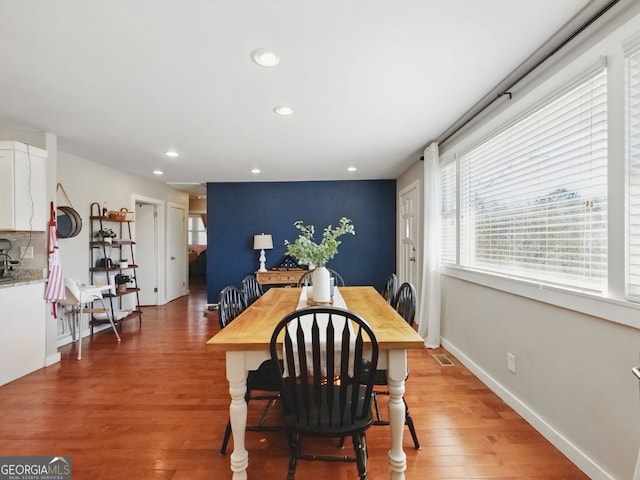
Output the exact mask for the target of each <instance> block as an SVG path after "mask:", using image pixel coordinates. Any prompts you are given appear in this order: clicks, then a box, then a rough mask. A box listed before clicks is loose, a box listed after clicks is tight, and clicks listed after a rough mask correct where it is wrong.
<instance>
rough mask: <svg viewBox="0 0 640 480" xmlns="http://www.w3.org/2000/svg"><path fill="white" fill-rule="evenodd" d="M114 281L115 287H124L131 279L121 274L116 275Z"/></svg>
mask: <svg viewBox="0 0 640 480" xmlns="http://www.w3.org/2000/svg"><path fill="white" fill-rule="evenodd" d="M114 281H115V282H116V285H124V284H125V283H129V282H130V281H131V277H130V276H129V275H124V274H123V273H118V274H117V275H116V276H115V277H114Z"/></svg>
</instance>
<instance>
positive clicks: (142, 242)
mask: <svg viewBox="0 0 640 480" xmlns="http://www.w3.org/2000/svg"><path fill="white" fill-rule="evenodd" d="M135 205H136V210H135V219H136V221H135V227H136V264H137V265H138V269H137V270H136V276H137V277H138V288H140V293H139V298H140V305H158V278H159V275H158V231H159V229H158V205H155V204H152V203H143V202H140V201H136V204H135Z"/></svg>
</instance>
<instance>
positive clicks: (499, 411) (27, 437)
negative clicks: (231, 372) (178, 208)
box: [0, 287, 587, 480]
mask: <svg viewBox="0 0 640 480" xmlns="http://www.w3.org/2000/svg"><path fill="white" fill-rule="evenodd" d="M194 290H195V292H194V293H192V294H191V295H190V296H189V297H185V298H181V299H178V300H176V301H174V302H172V303H170V304H168V305H166V306H162V307H147V308H144V309H143V312H144V313H143V320H142V325H141V326H139V325H138V322H137V320H135V319H134V320H131V321H129V322H128V323H126V324H125V325H124V326H123V329H122V343H120V344H118V343H117V342H116V341H115V337H114V336H113V333H110V332H109V331H104V332H101V333H98V334H96V335H94V336H93V337H92V338H89V339H85V340H84V345H83V358H82V360H81V361H77V360H76V348H77V347H76V345H69V346H66V347H63V348H62V349H61V353H62V361H61V362H60V363H58V364H56V365H53V366H51V367H48V368H45V369H42V370H39V371H37V372H35V373H33V374H31V375H28V376H26V377H23V378H21V379H18V380H16V381H14V382H12V383H10V384H8V385H5V386H2V387H0V411H2V421H0V455H43V456H49V455H50V456H55V455H57V456H71V459H72V469H73V479H74V480H123V479H158V480H160V479H162V480H199V479H207V480H210V479H213V478H216V479H217V478H231V471H230V469H229V456H228V455H227V456H225V457H221V456H220V455H218V449H219V447H220V442H221V439H222V435H223V432H224V427H225V424H226V422H227V417H228V402H229V396H228V391H227V389H228V386H227V383H226V379H225V362H224V355H223V354H220V353H213V352H210V351H207V350H206V349H205V341H206V340H208V339H209V338H210V337H211V336H213V335H214V334H215V333H216V332H217V331H218V329H219V327H218V320H217V317H216V316H215V314H214V315H209V316H205V315H203V307H204V305H205V302H206V300H205V295H204V290H203V289H202V288H199V289H198V288H197V287H196V288H194ZM434 353H447V352H445V351H444V350H443V349H439V350H437V351H433V350H426V349H425V350H422V351H410V354H409V356H410V360H409V365H410V367H411V374H410V377H409V380H408V381H407V390H406V395H405V398H406V400H407V402H408V404H409V406H410V409H411V413H412V416H413V418H414V421H415V424H416V428H417V431H418V436H419V439H420V442H421V444H422V449H421V450H420V451H416V450H414V449H413V444H412V442H411V437H410V435H409V433H408V431H407V430H406V429H405V437H404V445H405V451H406V453H407V457H408V458H407V463H408V466H407V471H406V478H407V479H424V478H427V479H471V478H491V479H585V478H587V477H586V475H584V474H583V473H581V472H580V470H578V468H577V467H575V466H574V465H573V464H572V463H571V462H570V461H569V460H567V459H566V458H565V457H564V456H563V455H562V454H560V453H559V452H558V451H557V450H556V449H555V448H554V447H553V446H552V445H551V444H550V443H549V442H547V441H546V440H545V439H544V438H543V437H542V436H541V435H539V434H538V433H537V432H536V431H535V430H534V429H533V428H532V427H531V426H530V425H528V424H527V423H526V422H525V421H524V420H523V419H522V418H520V417H519V416H518V415H517V414H516V413H515V412H514V411H513V410H511V409H510V408H509V407H508V406H507V405H506V404H505V403H504V402H502V401H501V400H500V399H499V398H498V397H497V396H495V395H494V394H493V393H491V392H490V391H489V390H488V389H487V388H486V387H485V386H484V385H483V384H482V383H481V382H480V381H479V380H477V379H476V378H475V377H474V376H473V375H471V374H470V373H469V371H468V370H466V369H465V368H464V367H463V366H461V365H460V364H459V363H458V362H457V360H456V359H455V358H454V357H453V356H451V355H450V354H447V355H448V357H449V358H450V359H452V360H453V362H454V366H450V367H442V366H440V365H439V364H438V363H437V362H436V361H435V359H434V358H432V355H433V354H434ZM261 407H262V405H260V404H259V403H258V402H256V403H255V404H250V405H249V416H250V418H249V421H250V422H251V421H252V418H255V416H257V415H259V413H260V411H261ZM385 413H386V411H385ZM271 420H272V421H277V412H274V414H273V415H272V416H271ZM367 440H368V445H369V453H370V459H369V471H370V475H369V478H370V479H385V478H389V469H388V466H387V450H388V445H389V432H388V427H372V428H371V429H370V430H369V431H368V434H367ZM246 443H247V448H248V450H249V452H250V458H249V462H250V465H249V470H248V473H249V478H250V479H251V478H253V479H256V478H262V479H284V478H285V477H286V470H287V458H288V452H287V445H286V439H285V438H284V434H283V433H282V432H270V433H263V432H247V435H246ZM349 447H350V444H349V443H348V442H347V447H345V448H349ZM349 453H350V452H349ZM312 477H313V478H314V480H325V479H327V480H328V479H331V480H346V479H348V478H351V479H353V478H356V477H357V475H356V469H355V465H354V464H350V463H348V464H344V463H326V462H304V461H301V462H300V463H299V465H298V471H297V478H299V479H301V480H305V479H309V478H312Z"/></svg>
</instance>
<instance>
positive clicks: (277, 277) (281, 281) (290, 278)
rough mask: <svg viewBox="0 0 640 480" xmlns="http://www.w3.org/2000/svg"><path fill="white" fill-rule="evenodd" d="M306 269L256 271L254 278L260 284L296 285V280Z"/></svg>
mask: <svg viewBox="0 0 640 480" xmlns="http://www.w3.org/2000/svg"><path fill="white" fill-rule="evenodd" d="M307 271H308V270H304V269H302V268H301V269H292V270H267V271H266V272H256V279H257V280H258V283H259V284H260V285H287V286H294V287H296V286H298V282H299V281H300V279H301V278H302V276H303V275H304V274H305V273H307Z"/></svg>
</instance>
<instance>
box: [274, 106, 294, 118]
mask: <svg viewBox="0 0 640 480" xmlns="http://www.w3.org/2000/svg"><path fill="white" fill-rule="evenodd" d="M273 111H274V112H275V113H277V114H278V115H282V116H283V117H286V116H287V115H293V108H291V107H287V106H286V105H278V106H277V107H275V108H274V109H273Z"/></svg>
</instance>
